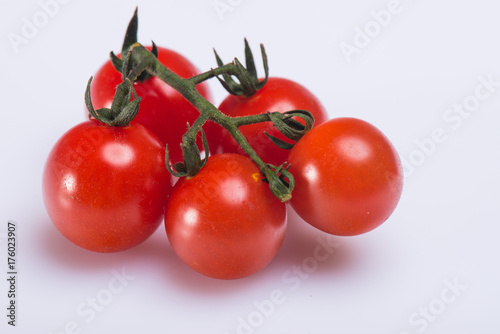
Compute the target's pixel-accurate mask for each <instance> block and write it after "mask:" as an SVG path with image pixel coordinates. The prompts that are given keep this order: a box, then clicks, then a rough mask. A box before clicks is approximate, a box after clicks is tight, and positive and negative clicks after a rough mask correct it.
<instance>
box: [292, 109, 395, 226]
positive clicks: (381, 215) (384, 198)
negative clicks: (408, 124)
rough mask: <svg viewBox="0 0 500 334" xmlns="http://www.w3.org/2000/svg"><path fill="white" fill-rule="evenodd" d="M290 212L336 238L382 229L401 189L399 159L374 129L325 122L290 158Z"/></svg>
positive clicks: (360, 123)
mask: <svg viewBox="0 0 500 334" xmlns="http://www.w3.org/2000/svg"><path fill="white" fill-rule="evenodd" d="M289 160H290V163H291V168H290V172H291V173H292V175H293V176H294V178H295V182H296V185H295V189H294V191H293V194H292V199H291V205H292V207H293V209H294V210H295V211H296V212H297V213H298V214H299V216H301V217H302V218H303V219H304V220H305V221H306V222H308V223H309V224H311V225H312V226H315V227H317V228H318V229H320V230H322V231H325V232H327V233H330V234H335V235H344V236H349V235H358V234H362V233H365V232H368V231H370V230H373V229H374V228H376V227H377V226H379V225H380V224H382V223H383V222H384V221H385V220H386V219H387V218H388V217H389V216H390V215H391V214H392V212H393V211H394V209H395V208H396V205H397V203H398V201H399V198H400V196H401V192H402V189H403V172H402V167H401V162H400V159H399V156H398V154H397V152H396V150H395V149H394V147H393V146H392V144H391V143H390V142H389V140H388V139H387V138H386V137H385V135H384V134H383V133H382V132H381V131H380V130H378V129H377V128H376V127H374V126H373V125H371V124H369V123H367V122H365V121H362V120H360V119H356V118H336V119H332V120H329V121H327V122H325V123H323V124H322V125H320V126H318V127H317V128H315V129H312V130H311V131H310V132H308V133H307V134H306V135H305V136H304V137H303V138H302V139H300V141H299V142H298V143H297V144H296V145H295V147H294V148H293V149H292V151H291V153H290V159H289Z"/></svg>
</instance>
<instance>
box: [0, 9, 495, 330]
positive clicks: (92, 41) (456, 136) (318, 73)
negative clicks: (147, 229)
mask: <svg viewBox="0 0 500 334" xmlns="http://www.w3.org/2000/svg"><path fill="white" fill-rule="evenodd" d="M394 1H395V0H393V1H390V0H388V1H368V0H358V1H352V2H350V1H337V0H336V1H328V2H327V1H307V2H306V1H264V0H254V1H244V0H220V1H215V0H205V1H202V0H197V1H173V0H168V1H161V2H156V1H138V2H135V1H108V2H103V1H66V2H67V3H66V4H60V5H59V6H58V8H56V7H51V8H52V12H51V14H53V15H52V16H48V15H46V18H48V19H47V20H46V21H45V22H43V14H40V12H41V11H43V6H41V4H40V3H46V2H51V1H50V0H46V1H45V2H44V1H43V0H42V1H41V2H38V1H35V0H26V1H8V2H7V1H3V3H2V19H1V20H0V22H1V28H0V35H1V36H2V38H1V39H0V44H1V50H2V52H1V53H0V64H1V65H0V66H1V70H2V71H1V73H2V78H3V79H2V81H1V83H0V85H1V86H0V91H1V98H2V110H1V113H0V117H1V123H0V124H2V131H1V132H0V136H1V140H0V148H1V154H0V156H1V165H0V166H1V167H0V168H1V176H0V179H1V188H0V203H1V212H0V233H5V231H6V228H7V221H8V220H9V219H12V220H14V221H15V222H17V224H18V238H19V239H18V241H19V242H18V245H19V247H18V258H17V266H18V271H19V277H18V286H17V292H18V299H17V303H18V314H17V315H18V318H17V327H16V328H12V327H11V326H8V325H7V320H8V319H7V318H6V313H7V311H6V305H7V302H8V300H7V296H6V294H7V290H8V287H7V282H6V279H5V278H2V279H1V280H0V281H1V282H2V283H0V296H2V297H1V298H0V306H1V307H0V309H2V310H3V311H1V312H0V319H2V320H1V324H0V327H1V328H2V329H1V332H2V333H6V332H7V333H35V332H36V333H53V334H55V333H65V332H66V333H111V332H112V333H146V332H148V333H160V332H161V333H206V334H208V333H217V334H224V333H231V334H233V333H246V334H248V333H290V334H295V333H303V334H305V333H371V334H375V333H383V334H387V333H394V334H402V333H407V334H413V333H422V332H425V333H429V334H430V333H440V334H441V333H454V334H463V333H483V334H487V333H497V330H498V321H497V314H498V310H500V298H499V297H500V288H499V284H498V282H499V281H500V269H499V266H498V261H497V255H498V253H499V251H500V246H499V245H500V243H498V235H499V233H500V228H499V225H498V222H499V218H498V210H497V207H498V202H499V200H500V190H499V189H500V177H499V173H498V171H499V169H500V157H499V152H500V131H499V122H500V86H498V85H497V86H492V87H489V88H490V89H491V92H490V94H488V95H487V93H488V92H489V91H488V90H487V87H483V88H477V87H481V81H480V80H481V79H479V78H481V77H482V78H483V79H484V78H488V77H490V76H491V78H492V80H493V81H495V82H496V81H500V38H499V31H500V20H498V13H499V9H500V8H499V6H498V4H497V3H496V2H494V1H491V0H463V1H451V0H442V1H429V0H427V1H425V0H420V1H410V0H401V1H400V2H399V5H398V3H397V2H394ZM61 2H63V1H62V0H61ZM214 3H225V4H232V5H230V6H232V7H231V8H232V10H231V11H227V12H225V13H223V14H222V17H223V19H221V18H220V16H218V14H217V12H216V10H215V9H214ZM137 4H138V5H139V20H140V26H139V39H140V41H141V42H143V43H144V44H147V43H149V41H150V40H151V39H153V40H154V41H155V42H156V43H157V44H158V45H162V46H166V47H170V48H172V49H174V50H177V51H179V52H181V53H183V54H184V55H186V56H187V57H188V58H190V59H191V60H192V61H193V62H194V63H195V64H196V65H197V66H198V67H199V68H200V69H203V70H208V69H209V68H210V67H212V66H215V60H214V58H213V53H212V47H215V48H216V49H217V51H218V52H219V54H220V55H221V57H222V58H223V59H224V60H230V59H232V57H235V56H237V57H240V58H243V37H247V38H248V39H249V42H250V43H251V46H252V48H253V50H254V53H256V55H258V44H259V43H264V45H265V46H266V49H267V51H268V56H269V61H270V70H271V75H273V76H284V77H288V78H290V79H294V80H296V81H298V82H300V83H302V84H304V85H305V86H307V87H308V88H309V89H310V90H311V91H313V92H314V93H315V94H316V95H317V96H318V97H319V98H320V99H321V100H322V102H323V103H324V105H325V106H326V108H327V109H328V111H329V113H330V115H331V116H332V117H336V116H354V117H359V118H363V119H365V120H367V121H369V122H372V123H373V124H375V125H376V126H377V127H379V128H380V129H381V130H382V131H384V132H385V133H386V134H387V136H388V137H389V138H390V139H391V140H392V141H393V143H394V145H395V146H396V148H397V149H398V151H399V152H400V155H401V157H402V158H403V159H406V160H411V159H413V160H411V161H413V162H414V163H415V162H416V163H420V165H419V166H417V167H416V168H415V169H414V170H413V171H411V170H410V169H407V177H406V179H405V182H406V183H405V188H404V194H403V197H402V199H401V202H400V205H399V207H398V208H397V210H396V212H395V213H394V214H393V216H392V217H391V218H390V219H389V220H388V221H387V222H386V223H385V224H384V225H383V226H381V227H380V228H378V229H377V230H375V231H373V232H371V233H368V234H366V235H363V236H359V237H352V238H334V239H333V240H334V242H335V243H336V244H337V245H338V248H337V249H336V250H335V252H334V253H333V254H331V255H330V256H328V257H327V258H326V259H325V260H324V261H319V262H318V261H316V260H312V259H313V258H311V257H313V256H314V254H315V249H316V248H317V247H319V245H321V242H323V243H324V242H325V240H327V239H325V238H326V235H324V234H322V233H321V232H318V231H316V230H314V229H313V228H310V227H308V226H306V225H305V224H304V223H303V222H302V221H301V220H300V219H298V218H297V217H296V216H294V215H293V213H291V214H290V221H289V232H288V236H287V239H286V241H285V244H284V245H283V248H282V250H281V251H280V253H279V254H278V256H277V258H276V259H275V261H274V262H273V263H271V265H270V266H268V267H267V268H266V269H265V270H264V271H262V272H260V273H258V274H256V275H254V276H251V277H249V278H247V279H243V280H238V281H216V280H211V279H207V278H205V277H202V276H200V275H198V274H196V273H195V272H193V271H191V270H190V269H189V268H187V267H186V266H184V265H183V264H182V263H181V262H180V261H179V260H178V259H177V258H176V257H175V256H174V254H173V253H172V250H171V248H170V246H169V244H168V241H167V239H166V236H165V233H164V230H163V227H160V229H159V230H158V232H157V233H156V234H155V235H154V236H153V237H152V238H151V239H150V240H148V241H147V242H145V243H144V244H142V245H141V246H139V247H137V248H135V249H132V250H129V251H126V252H123V253H119V254H111V255H103V254H94V253H90V252H87V251H84V250H81V249H79V248H77V247H76V246H73V245H72V244H70V243H69V242H67V241H66V240H65V239H64V238H63V237H62V236H60V235H59V233H58V232H57V231H56V230H55V228H54V227H53V226H52V224H51V223H50V221H49V219H48V217H47V215H46V213H45V209H44V207H43V203H42V199H41V172H42V166H43V164H44V161H45V158H46V156H47V154H48V152H49V150H50V148H51V147H52V145H53V144H54V142H55V141H56V140H57V138H58V137H59V136H60V135H61V134H62V133H63V132H64V131H66V130H67V129H68V128H69V127H71V126H73V125H74V124H77V123H78V122H80V121H82V120H83V93H84V89H85V85H86V83H87V80H88V78H89V77H90V76H91V75H92V74H93V73H94V72H95V71H96V70H97V68H98V67H99V66H100V65H101V64H102V63H103V62H104V61H105V60H106V59H107V56H108V53H109V51H111V50H114V51H119V49H120V47H121V42H122V38H123V34H124V32H125V28H126V25H127V23H128V20H129V19H130V16H131V15H132V12H133V10H134V8H135V6H136V5H137ZM388 6H389V7H390V8H391V10H393V11H394V12H396V13H397V14H395V15H392V17H391V20H390V22H388V23H387V21H386V23H385V25H386V26H384V27H381V25H380V24H379V25H378V27H381V28H380V31H376V30H373V31H372V35H374V37H372V38H370V40H371V42H370V43H369V44H368V45H366V46H365V47H364V48H359V53H357V54H354V55H353V56H352V59H351V62H348V61H347V58H346V57H345V56H344V55H343V53H342V52H341V49H340V45H342V43H343V42H345V43H349V44H351V45H355V44H354V42H355V35H356V31H357V30H356V29H357V28H359V29H364V28H365V27H368V28H370V27H371V28H372V29H377V25H376V24H374V23H373V22H376V21H375V19H374V16H373V14H372V11H375V12H377V11H380V10H382V9H384V8H385V9H387V8H388ZM118 7H119V8H118ZM37 15H38V16H40V15H41V16H40V17H39V18H38V19H41V20H42V21H40V22H41V23H42V24H45V25H44V26H43V27H40V28H39V29H38V31H36V32H32V34H31V35H32V36H29V38H27V43H26V44H23V45H20V46H19V48H18V49H19V50H18V52H15V50H14V48H13V46H12V44H11V43H10V42H9V38H8V36H9V34H11V33H15V34H19V35H21V34H22V27H23V25H24V24H26V23H25V22H26V21H25V20H28V21H31V22H33V17H34V16H37ZM375 35H376V36H375ZM11 36H12V35H11ZM359 38H360V37H358V40H357V42H358V45H359V43H360V41H361V40H360V39H359ZM365 42H366V41H365ZM257 59H259V60H260V58H258V57H257ZM259 65H260V64H259ZM258 68H259V70H261V67H258ZM261 73H262V72H261ZM211 85H212V88H213V91H214V95H215V99H216V101H217V102H220V101H221V100H222V98H223V97H224V96H225V92H224V91H223V89H222V88H221V87H220V86H219V85H218V83H217V82H216V81H212V82H211ZM474 94H480V95H479V96H480V97H481V98H482V99H483V100H482V101H480V104H479V106H477V108H476V109H475V110H474V111H473V112H471V113H470V117H468V118H463V121H462V122H461V123H460V126H458V127H456V128H453V125H457V124H458V123H455V122H457V121H456V118H455V119H453V120H452V119H448V121H447V120H446V119H445V118H443V117H446V116H448V117H450V116H451V114H448V109H450V108H453V106H454V105H455V104H462V103H469V102H470V103H472V102H474V101H475V100H474V98H472V96H474ZM486 95H487V96H486ZM476 101H477V100H476ZM454 116H455V117H456V114H455V115H454ZM439 129H441V130H439ZM436 131H437V132H436ZM433 132H435V133H437V139H438V140H439V141H440V142H439V143H437V144H435V147H434V148H432V147H431V146H429V144H428V143H429V142H428V139H430V138H432V133H433ZM417 141H420V142H426V143H427V144H428V146H427V149H428V150H429V151H428V152H427V154H426V155H423V154H422V153H418V152H417V151H418V150H419V147H418V145H417ZM419 154H420V155H419ZM419 157H420V158H422V157H424V158H425V160H420V161H417V160H415V159H418V158H419ZM0 237H1V238H2V240H0V242H1V245H0V259H2V260H1V262H2V263H1V264H0V268H2V274H1V275H0V277H5V276H6V275H7V274H6V272H7V264H6V256H7V254H6V252H7V251H6V241H5V234H0ZM318 238H320V239H318ZM319 240H321V242H320V241H319ZM314 261H316V262H314ZM314 264H317V267H307V266H308V265H314ZM304 266H306V267H307V268H309V269H311V271H312V272H311V273H309V274H307V276H306V275H304V274H302V276H300V274H298V273H295V272H293V271H292V270H293V269H294V268H295V269H296V268H302V269H303V268H306V267H304ZM122 270H123V271H124V272H125V273H126V274H127V275H129V276H131V277H133V279H131V280H130V281H125V283H124V284H126V285H120V284H119V283H118V282H119V281H116V280H115V278H114V277H115V275H116V272H122ZM109 284H111V289H112V290H113V291H115V292H116V291H117V290H119V292H117V293H115V294H112V293H111V292H109V291H111V290H109V289H110V287H109ZM113 284H114V285H113ZM454 284H455V285H458V287H457V288H455V289H450V288H449V285H454ZM110 296H111V298H110ZM92 298H96V299H97V300H100V301H101V303H100V304H99V305H97V306H96V308H97V309H99V311H95V317H92V315H91V314H92V312H91V311H90V310H92V308H91V306H90V305H88V304H87V303H88V302H89V301H91V300H92ZM269 300H273V302H270V301H269ZM102 303H104V304H105V305H104V306H103V305H102ZM256 305H261V306H260V308H261V309H262V307H264V309H263V311H262V310H259V307H258V306H256ZM426 309H427V310H428V311H427V312H428V315H427V318H426V317H425V316H424V315H423V314H424V313H425V312H426ZM421 314H422V315H421ZM243 322H245V325H242V323H243Z"/></svg>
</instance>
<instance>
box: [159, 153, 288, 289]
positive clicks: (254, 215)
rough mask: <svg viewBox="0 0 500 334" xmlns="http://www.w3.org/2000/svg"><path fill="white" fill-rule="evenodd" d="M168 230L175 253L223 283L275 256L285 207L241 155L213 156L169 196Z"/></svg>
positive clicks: (166, 214) (254, 271)
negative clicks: (222, 280) (223, 280)
mask: <svg viewBox="0 0 500 334" xmlns="http://www.w3.org/2000/svg"><path fill="white" fill-rule="evenodd" d="M165 226H166V232H167V236H168V239H169V241H170V244H171V245H172V248H173V250H174V251H175V253H176V254H177V255H178V256H179V257H180V258H181V260H182V261H184V263H186V264H187V265H188V266H190V267H191V268H192V269H194V270H196V271H198V272H199V273H201V274H203V275H206V276H209V277H213V278H218V279H237V278H242V277H246V276H249V275H251V274H254V273H256V272H258V271H259V270H261V269H262V268H264V267H265V266H266V265H267V264H268V263H269V262H271V260H272V259H273V258H274V257H275V255H276V253H277V252H278V250H279V248H280V247H281V244H282V242H283V239H284V236H285V230H286V207H285V204H284V203H281V202H280V201H279V200H278V199H277V198H276V197H274V196H273V195H272V194H271V192H270V190H269V186H268V184H267V183H265V182H263V181H262V175H261V174H260V172H259V169H258V168H257V167H256V166H255V164H254V163H253V162H252V161H251V160H250V159H249V158H247V157H245V156H242V155H237V154H221V155H213V156H211V157H210V158H209V159H208V162H207V164H206V166H205V167H203V168H202V170H201V171H200V172H199V173H198V174H197V175H195V176H194V177H192V178H189V179H188V178H182V179H180V180H179V181H178V182H177V183H176V184H175V186H174V188H173V190H172V193H171V195H170V196H169V199H168V203H167V207H166V213H165Z"/></svg>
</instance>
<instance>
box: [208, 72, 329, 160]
mask: <svg viewBox="0 0 500 334" xmlns="http://www.w3.org/2000/svg"><path fill="white" fill-rule="evenodd" d="M295 109H303V110H307V111H309V112H310V113H311V114H312V116H313V117H314V119H315V123H314V124H315V126H316V125H319V124H321V123H323V122H324V121H326V120H327V118H328V115H327V112H326V110H325V109H324V107H323V106H322V105H321V102H320V101H319V100H318V99H317V98H316V97H315V96H314V95H313V94H312V93H311V92H310V91H309V90H307V89H306V88H305V87H304V86H302V85H300V84H298V83H296V82H294V81H291V80H288V79H283V78H275V77H270V78H268V80H267V83H266V84H265V85H264V87H263V88H261V89H259V90H258V91H257V93H255V94H254V95H252V96H236V95H229V96H227V97H226V98H225V99H224V101H222V103H221V104H220V106H219V110H220V111H221V112H222V113H224V114H226V115H228V116H232V117H237V116H250V115H258V114H262V113H265V112H267V111H270V112H275V111H278V112H281V113H283V112H286V111H290V110H295ZM239 129H240V131H241V133H242V134H243V135H244V136H245V137H246V139H247V141H248V142H249V144H250V146H252V148H253V149H254V150H255V152H257V154H258V155H259V156H260V157H261V158H262V160H264V162H266V163H271V164H273V165H277V166H279V165H281V164H282V163H283V162H285V161H287V160H288V155H289V152H290V151H289V150H285V149H282V148H279V147H278V146H276V145H275V144H273V143H272V142H271V140H270V139H269V138H268V137H267V136H266V134H265V133H268V134H269V135H271V136H273V137H276V138H278V139H281V140H283V141H287V139H286V137H285V136H283V135H282V134H281V133H280V132H279V131H278V130H277V129H276V128H275V127H274V126H273V124H272V123H271V122H267V123H258V124H251V125H244V126H241V127H240V128H239ZM216 151H217V152H218V153H221V152H229V153H239V154H245V153H244V152H243V151H242V149H241V148H240V146H239V145H238V144H237V143H236V141H235V140H234V139H233V138H232V137H231V136H230V135H229V134H228V133H227V132H225V131H224V132H222V134H221V140H220V142H219V143H218V146H217V149H216Z"/></svg>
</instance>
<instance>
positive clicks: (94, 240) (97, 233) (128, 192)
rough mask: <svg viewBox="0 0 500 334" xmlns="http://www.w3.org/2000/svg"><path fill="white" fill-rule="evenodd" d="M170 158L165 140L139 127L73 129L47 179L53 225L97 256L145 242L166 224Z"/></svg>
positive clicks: (93, 124)
mask: <svg viewBox="0 0 500 334" xmlns="http://www.w3.org/2000/svg"><path fill="white" fill-rule="evenodd" d="M164 154H165V148H164V147H163V144H162V143H161V142H160V140H159V139H158V138H157V137H156V136H155V135H154V134H153V133H152V132H150V131H149V130H147V129H146V128H145V127H143V126H142V125H140V124H137V123H134V122H132V123H130V125H129V126H126V127H111V126H108V125H105V124H103V123H101V122H99V121H97V120H91V121H87V122H83V123H80V124H79V125H77V126H75V127H73V128H72V129H70V130H69V131H68V132H66V133H65V134H64V135H63V136H62V137H61V138H60V139H59V141H58V142H57V143H56V144H55V146H54V147H53V149H52V151H51V152H50V154H49V157H48V159H47V162H46V164H45V169H44V173H43V200H44V203H45V207H46V209H47V212H48V214H49V217H50V219H51V220H52V223H53V224H54V225H55V227H56V228H57V229H58V230H59V231H60V232H61V233H62V234H63V235H64V236H65V237H66V238H67V239H68V240H69V241H71V242H73V243H74V244H76V245H78V246H80V247H82V248H85V249H88V250H92V251H96V252H117V251H121V250H125V249H128V248H131V247H133V246H136V245H138V244H139V243H141V242H143V241H144V240H146V239H147V238H148V237H149V236H150V235H151V234H152V233H153V232H154V231H155V230H156V229H157V228H158V226H159V225H160V224H161V220H162V218H163V215H164V209H165V202H166V197H167V196H168V193H169V192H170V190H171V187H172V185H171V182H172V178H171V176H170V174H169V173H168V172H167V170H166V168H165V163H164V159H165V157H164Z"/></svg>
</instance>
